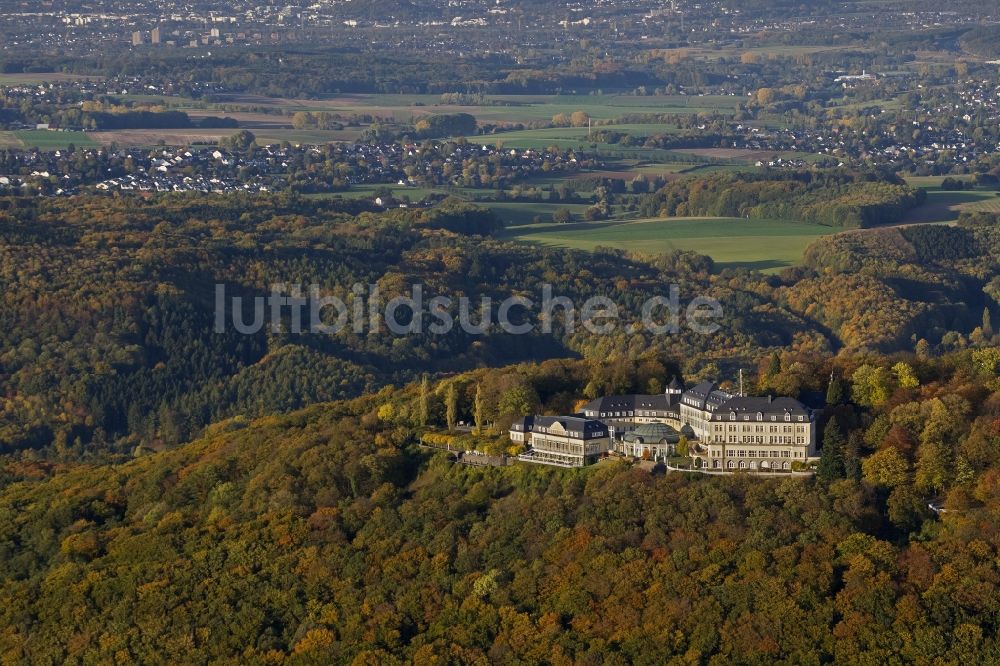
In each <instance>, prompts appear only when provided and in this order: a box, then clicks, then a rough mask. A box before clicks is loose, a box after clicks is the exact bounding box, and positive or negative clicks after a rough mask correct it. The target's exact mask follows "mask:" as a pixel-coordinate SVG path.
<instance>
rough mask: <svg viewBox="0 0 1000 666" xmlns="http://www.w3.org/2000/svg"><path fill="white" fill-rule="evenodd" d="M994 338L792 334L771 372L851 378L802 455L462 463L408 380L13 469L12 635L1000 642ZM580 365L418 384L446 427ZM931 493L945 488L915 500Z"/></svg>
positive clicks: (404, 651)
mask: <svg viewBox="0 0 1000 666" xmlns="http://www.w3.org/2000/svg"><path fill="white" fill-rule="evenodd" d="M998 359H1000V355H998V350H997V349H996V348H987V349H982V350H979V351H975V352H971V353H970V352H963V353H960V354H955V355H950V356H946V357H943V358H939V359H928V358H923V359H921V358H919V357H912V356H910V357H907V358H906V360H905V361H903V360H900V361H895V364H894V365H891V364H892V363H893V360H891V359H882V358H880V359H875V358H872V357H867V360H864V359H860V358H848V357H843V358H841V359H840V360H838V361H836V362H835V363H833V364H832V365H831V364H830V363H829V362H828V361H826V362H822V361H821V362H819V364H816V365H812V366H811V367H809V368H808V369H806V370H805V371H803V370H802V369H799V366H801V365H802V364H803V363H807V364H808V363H809V361H808V359H807V358H806V357H804V356H796V355H793V354H786V355H782V356H781V357H780V363H779V368H781V369H779V370H778V371H777V373H776V374H773V375H771V376H770V377H769V378H768V379H767V381H768V382H771V383H772V385H773V386H785V385H786V384H787V383H789V382H791V383H792V384H794V383H795V382H797V381H803V380H805V381H812V380H814V379H815V378H816V377H817V376H822V375H824V374H826V373H829V372H831V371H832V372H833V373H834V375H835V376H836V377H838V381H839V380H840V379H839V378H843V382H844V385H843V386H842V387H841V390H840V391H839V392H838V394H839V395H840V397H839V398H836V400H838V403H837V404H834V405H831V406H830V408H829V409H828V417H829V418H828V419H827V421H826V423H827V425H826V430H827V434H826V435H825V441H826V442H827V447H828V450H830V451H836V452H837V455H836V456H831V458H830V459H829V460H828V461H826V464H825V465H822V468H823V469H825V470H826V471H825V472H824V473H823V474H821V476H819V477H817V478H815V479H808V478H806V479H803V478H785V479H762V478H754V477H746V476H735V477H727V478H704V477H697V476H695V477H687V476H685V475H682V474H667V475H664V474H662V473H660V474H657V473H651V472H650V471H648V470H644V469H640V468H638V467H631V466H629V465H628V464H625V463H622V462H608V463H605V464H601V465H598V466H597V467H595V468H588V469H583V470H554V469H551V468H544V467H535V466H515V467H510V468H487V469H476V468H467V467H462V466H457V465H452V464H451V463H449V462H447V460H446V457H445V454H444V453H437V454H428V453H427V452H426V450H423V449H418V448H417V447H416V446H415V443H416V441H417V439H418V437H419V434H420V433H421V432H423V431H425V430H426V427H421V426H419V425H416V424H417V423H418V421H417V419H418V413H419V412H420V410H419V409H416V408H415V407H416V405H417V403H418V402H419V401H420V400H422V399H423V398H422V397H421V393H420V389H419V387H418V386H416V385H412V386H410V387H408V388H406V389H404V390H401V391H392V390H386V391H382V392H380V393H378V394H377V395H369V396H367V397H365V398H362V399H360V400H355V401H352V402H342V403H334V404H327V405H318V406H315V407H312V408H309V409H307V410H304V411H300V412H296V413H293V414H289V415H287V416H281V417H267V418H264V419H261V420H259V421H254V422H250V423H248V422H247V421H246V420H244V419H234V420H230V421H227V422H223V423H220V424H218V425H217V426H215V427H213V428H212V429H211V430H210V431H209V432H208V433H206V436H205V437H204V438H203V439H200V440H198V441H196V442H194V443H192V444H189V445H186V446H183V447H181V448H178V449H175V450H172V451H169V452H165V453H160V454H153V455H148V456H145V457H143V458H141V459H139V460H136V461H133V462H130V463H128V464H126V465H121V466H111V467H109V466H100V467H81V468H77V469H65V470H62V471H59V472H58V473H56V474H55V475H54V476H50V473H48V472H46V471H45V469H44V468H43V467H40V466H38V465H35V466H30V465H24V464H22V465H19V466H13V465H11V466H8V468H7V473H8V474H20V475H22V478H28V479H31V480H27V481H22V482H19V483H15V484H13V485H9V486H8V487H6V488H4V489H3V490H0V515H3V516H4V520H3V521H2V522H0V553H2V557H0V592H2V594H3V597H4V599H5V600H6V602H5V603H4V605H3V607H2V608H0V622H2V624H3V625H4V626H5V627H8V629H7V630H5V631H4V632H3V633H2V634H0V651H2V652H3V653H4V654H5V656H6V657H8V658H10V659H14V660H19V661H29V662H33V663H39V662H46V661H66V660H71V661H72V660H82V661H102V660H107V659H112V658H114V659H119V660H123V659H125V660H136V661H143V662H146V663H170V662H184V661H189V660H197V659H210V660H214V661H219V662H220V663H260V664H263V663H270V664H275V663H296V664H299V663H381V664H385V663H404V662H409V661H428V660H434V659H441V660H458V661H462V662H475V663H480V662H481V663H486V662H492V663H496V662H509V661H523V662H536V663H537V662H551V663H566V664H569V663H581V662H582V663H600V662H602V661H605V660H606V659H604V658H603V657H602V655H604V656H606V655H608V654H612V655H614V658H615V659H617V660H620V663H647V662H650V661H656V662H657V663H660V662H664V661H666V662H670V663H673V662H676V663H691V662H694V663H723V662H724V663H764V662H767V663H796V664H801V663H823V662H832V661H836V662H840V663H864V662H871V663H885V662H890V661H893V660H901V661H912V662H921V661H923V660H927V659H929V660H935V661H938V662H940V663H960V662H967V663H992V662H994V661H996V660H997V659H1000V646H998V644H997V628H998V622H1000V619H998V608H997V598H998V591H997V581H998V580H1000V572H998V570H997V557H996V554H997V552H998V551H997V549H998V547H1000V533H998V530H997V526H998V525H1000V522H998V520H997V511H998V510H1000V505H998V501H1000V499H998V498H1000V495H998V487H1000V486H998V482H1000V472H998V469H997V467H996V459H997V458H996V454H997V451H998V447H1000V430H998V428H997V424H998V423H1000V401H998V396H1000V393H998V392H997V391H998V390H1000V383H998V382H1000V379H998V377H1000V375H998V374H997V372H998V370H1000V363H998ZM650 361H652V359H647V363H648V362H650ZM622 370H623V371H624V372H625V374H630V373H631V374H633V375H634V376H635V377H638V376H640V375H642V374H643V373H644V372H645V370H643V369H642V367H641V366H638V367H637V366H635V365H630V366H628V367H624V368H622ZM661 370H662V367H661ZM587 372H588V369H587V366H586V364H585V363H583V362H565V361H552V362H548V363H545V364H542V365H540V366H539V365H531V366H520V367H513V368H506V369H503V370H499V371H477V372H476V373H473V374H468V375H458V376H454V377H452V378H450V379H446V380H444V381H442V382H441V383H439V384H435V385H434V386H433V387H432V389H433V398H432V400H433V406H432V408H431V409H430V413H431V417H430V419H431V422H429V423H428V424H427V427H436V426H438V425H440V424H442V423H443V420H442V412H441V411H440V410H441V400H442V398H443V396H445V395H447V394H448V393H449V390H448V386H449V385H457V386H458V389H459V390H458V394H459V395H460V396H461V398H460V406H459V409H460V413H461V414H462V415H463V416H465V417H466V418H468V416H467V415H468V414H469V413H470V410H471V409H472V402H473V400H472V396H471V395H470V393H471V392H474V391H475V389H476V387H477V386H486V387H504V386H505V387H507V390H513V388H514V387H515V386H516V385H517V384H521V385H522V386H530V387H532V388H533V389H534V390H536V391H537V392H538V395H539V397H540V399H541V400H543V401H544V402H546V403H548V404H550V405H555V404H557V402H552V401H553V400H555V401H558V400H559V397H558V396H559V393H560V391H561V390H562V389H564V388H566V387H570V386H573V384H574V383H575V382H576V381H578V379H577V378H576V377H577V376H578V375H579V374H580V373H583V374H584V375H585V374H586V373H587ZM800 373H802V374H800ZM407 414H408V415H407ZM831 433H834V434H831ZM39 476H40V477H41V479H39ZM46 477H49V478H46ZM934 496H936V497H937V499H935V500H934V501H935V502H938V503H939V505H940V506H942V507H944V508H945V509H946V510H945V512H943V513H940V514H938V515H935V514H934V513H932V512H931V511H930V510H928V508H927V498H928V497H934ZM165 611H166V612H165Z"/></svg>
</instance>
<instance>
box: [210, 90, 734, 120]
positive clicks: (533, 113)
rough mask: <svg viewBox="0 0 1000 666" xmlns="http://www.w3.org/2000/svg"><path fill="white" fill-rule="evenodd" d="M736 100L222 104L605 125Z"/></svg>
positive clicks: (370, 99)
mask: <svg viewBox="0 0 1000 666" xmlns="http://www.w3.org/2000/svg"><path fill="white" fill-rule="evenodd" d="M741 101H742V100H741V99H740V98H738V97H733V96H704V97H700V96H694V95H655V96H654V95H651V96H646V97H636V96H631V95H495V96H490V97H489V102H490V103H488V104H482V105H450V104H441V96H440V95H370V94H369V95H366V94H351V95H332V96H329V97H324V98H323V99H312V100H299V99H273V98H263V97H259V96H248V95H233V96H228V97H226V98H225V101H224V102H222V104H242V105H255V106H271V107H276V108H280V109H281V110H283V111H285V112H288V113H294V112H296V111H313V112H315V111H328V112H331V113H340V114H345V115H349V114H372V115H376V116H381V117H393V118H395V119H397V120H399V121H409V120H412V119H413V118H415V117H419V116H424V115H429V114H440V113H458V112H464V113H470V114H472V115H474V116H476V118H477V119H478V120H479V121H480V122H489V123H519V122H532V121H539V120H549V119H550V118H552V116H554V115H556V114H558V113H567V114H569V113H572V112H574V111H584V112H586V113H588V114H590V116H591V117H592V118H594V119H595V120H611V119H614V118H618V117H620V116H622V115H623V114H626V113H677V114H690V113H702V112H706V113H707V112H713V111H718V112H722V113H734V112H735V111H736V109H737V108H738V106H739V103H740V102H741Z"/></svg>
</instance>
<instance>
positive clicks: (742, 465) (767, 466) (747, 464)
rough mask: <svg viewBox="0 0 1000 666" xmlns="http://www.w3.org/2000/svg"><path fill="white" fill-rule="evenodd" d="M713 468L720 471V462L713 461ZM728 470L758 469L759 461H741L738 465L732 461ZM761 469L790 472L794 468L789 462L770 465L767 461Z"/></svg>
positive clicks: (727, 464)
mask: <svg viewBox="0 0 1000 666" xmlns="http://www.w3.org/2000/svg"><path fill="white" fill-rule="evenodd" d="M712 467H714V468H716V469H718V467H719V461H718V460H713V461H712ZM726 468H727V469H758V465H757V461H756V460H751V461H749V462H747V461H746V460H741V461H739V463H737V462H736V461H735V460H730V461H728V462H727V463H726ZM759 468H760V469H783V470H789V469H791V468H792V466H791V464H789V463H787V462H783V463H773V464H772V463H769V462H768V461H767V460H763V461H761V462H760V466H759Z"/></svg>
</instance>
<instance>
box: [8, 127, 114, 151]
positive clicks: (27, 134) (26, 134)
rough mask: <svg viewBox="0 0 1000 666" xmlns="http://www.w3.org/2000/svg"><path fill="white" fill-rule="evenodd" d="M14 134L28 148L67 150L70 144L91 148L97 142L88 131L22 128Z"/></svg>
mask: <svg viewBox="0 0 1000 666" xmlns="http://www.w3.org/2000/svg"><path fill="white" fill-rule="evenodd" d="M14 136H15V137H17V139H18V140H19V141H20V142H21V143H22V144H23V145H24V146H25V147H26V148H39V149H41V150H65V149H66V148H67V147H68V146H69V145H70V144H73V145H74V146H76V147H78V148H91V147H94V146H96V145H97V143H96V142H95V141H94V140H93V139H92V138H90V136H88V135H87V133H86V132H50V131H49V130H21V131H18V132H14Z"/></svg>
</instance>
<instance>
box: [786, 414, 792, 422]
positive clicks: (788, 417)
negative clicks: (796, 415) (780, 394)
mask: <svg viewBox="0 0 1000 666" xmlns="http://www.w3.org/2000/svg"><path fill="white" fill-rule="evenodd" d="M791 420H792V415H791V414H789V413H787V412H786V413H785V421H791Z"/></svg>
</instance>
